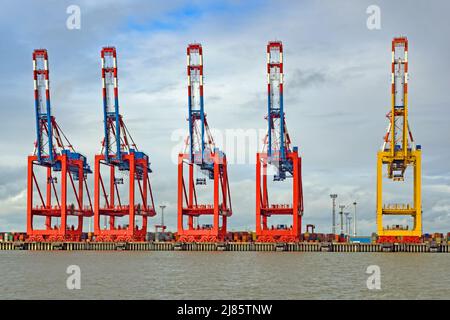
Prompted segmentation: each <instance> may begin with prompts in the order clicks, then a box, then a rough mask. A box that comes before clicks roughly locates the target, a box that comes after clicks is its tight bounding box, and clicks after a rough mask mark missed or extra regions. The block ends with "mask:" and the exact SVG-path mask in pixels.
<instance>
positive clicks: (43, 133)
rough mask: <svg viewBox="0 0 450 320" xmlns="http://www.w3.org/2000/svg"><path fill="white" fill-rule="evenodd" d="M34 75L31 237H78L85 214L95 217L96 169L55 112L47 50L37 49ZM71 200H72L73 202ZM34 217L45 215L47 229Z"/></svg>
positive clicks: (29, 184) (29, 200)
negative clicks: (92, 183) (92, 177)
mask: <svg viewBox="0 0 450 320" xmlns="http://www.w3.org/2000/svg"><path fill="white" fill-rule="evenodd" d="M33 77H34V99H35V112H36V134H37V138H36V142H35V147H34V152H33V155H30V156H28V179H27V235H28V238H27V239H28V241H80V240H81V235H82V232H83V219H84V218H88V217H92V216H93V210H92V203H91V198H90V194H89V189H88V186H87V183H86V176H87V174H89V173H92V171H91V169H90V167H89V165H88V163H87V161H86V157H85V156H83V155H82V154H80V153H77V152H76V151H75V149H74V148H73V146H72V144H71V143H70V142H69V140H68V139H67V137H66V136H65V135H64V133H63V131H62V130H61V128H60V126H59V125H58V123H57V122H56V119H55V117H54V116H53V115H52V110H51V104H50V85H49V64H48V53H47V50H46V49H37V50H34V51H33ZM38 168H41V169H38ZM58 180H59V182H58ZM39 182H40V183H41V184H39ZM41 186H43V187H42V188H41ZM85 196H86V197H87V199H88V204H87V205H85V202H84V199H85ZM72 200H73V201H74V203H70V202H71V201H72ZM35 202H37V203H39V204H37V203H36V204H35ZM36 217H44V218H45V222H44V226H45V227H44V228H42V227H40V226H39V225H38V223H37V221H36V219H35V218H36ZM69 217H73V218H74V219H75V220H77V224H78V225H77V226H76V227H75V226H74V225H69V223H70V221H69V220H68V218H69Z"/></svg>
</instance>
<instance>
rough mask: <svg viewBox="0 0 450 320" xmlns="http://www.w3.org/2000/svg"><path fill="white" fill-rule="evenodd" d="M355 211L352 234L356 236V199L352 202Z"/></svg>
mask: <svg viewBox="0 0 450 320" xmlns="http://www.w3.org/2000/svg"><path fill="white" fill-rule="evenodd" d="M353 206H354V208H355V211H353V236H354V237H356V201H354V202H353Z"/></svg>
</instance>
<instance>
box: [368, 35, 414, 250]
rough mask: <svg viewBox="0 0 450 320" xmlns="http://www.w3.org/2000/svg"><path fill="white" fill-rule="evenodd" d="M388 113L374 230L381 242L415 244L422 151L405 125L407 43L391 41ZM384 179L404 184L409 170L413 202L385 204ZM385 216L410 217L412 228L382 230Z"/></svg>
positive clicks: (379, 159)
mask: <svg viewBox="0 0 450 320" xmlns="http://www.w3.org/2000/svg"><path fill="white" fill-rule="evenodd" d="M391 72H392V77H391V79H392V81H391V111H390V112H389V113H388V115H387V118H388V119H389V125H388V129H387V132H386V135H385V137H384V141H383V145H382V147H381V150H380V151H379V152H378V154H377V198H376V203H377V230H378V236H379V241H380V242H418V241H420V237H421V236H422V198H421V166H422V164H421V163H422V161H421V158H422V150H421V149H422V148H421V146H420V145H417V146H416V145H415V142H414V140H413V137H412V133H411V130H410V126H409V121H408V40H407V38H406V37H399V38H394V39H393V41H392V67H391ZM385 167H386V169H387V174H386V177H387V178H388V179H390V180H392V181H395V182H404V181H405V173H406V170H407V168H408V167H412V170H413V179H412V182H413V190H414V192H413V199H412V203H407V204H385V203H384V201H383V169H384V168H385ZM384 216H396V217H411V218H412V220H413V224H412V227H411V228H410V227H409V226H401V225H393V226H384V224H383V217H384Z"/></svg>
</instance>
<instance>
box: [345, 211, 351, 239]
mask: <svg viewBox="0 0 450 320" xmlns="http://www.w3.org/2000/svg"><path fill="white" fill-rule="evenodd" d="M344 214H345V234H346V235H349V234H350V224H349V216H348V215H349V214H350V212H344Z"/></svg>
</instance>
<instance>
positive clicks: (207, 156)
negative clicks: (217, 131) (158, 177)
mask: <svg viewBox="0 0 450 320" xmlns="http://www.w3.org/2000/svg"><path fill="white" fill-rule="evenodd" d="M187 76H188V112H189V115H188V122H189V136H188V137H187V139H186V144H185V150H184V152H183V153H180V154H179V155H178V239H179V241H181V242H194V241H198V242H217V241H224V240H226V238H227V218H228V217H230V216H231V215H232V208H231V196H230V187H229V184H228V173H227V158H226V155H225V153H223V152H222V151H220V150H219V149H218V148H216V146H215V144H214V139H213V137H212V135H211V132H210V130H209V127H208V122H207V120H206V113H205V111H204V100H203V49H202V46H201V44H190V45H188V47H187ZM185 165H186V166H187V167H188V179H187V185H186V183H185V179H184V172H183V169H184V166H185ZM194 175H195V176H197V178H196V179H195V180H194ZM200 175H201V176H202V177H199V176H200ZM206 177H207V178H208V179H210V180H212V181H213V199H214V200H213V201H214V202H213V204H200V200H199V199H198V196H199V194H198V193H199V191H200V190H198V189H196V185H205V184H206V181H207V179H206ZM205 215H209V216H211V215H212V217H213V219H212V224H206V225H200V224H199V221H198V220H199V217H200V216H205ZM185 216H187V226H185V221H184V218H185Z"/></svg>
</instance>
